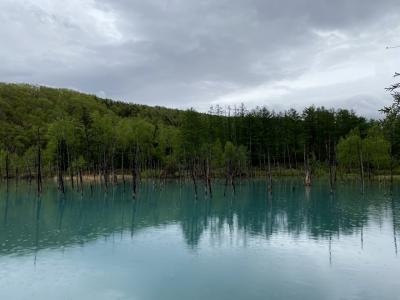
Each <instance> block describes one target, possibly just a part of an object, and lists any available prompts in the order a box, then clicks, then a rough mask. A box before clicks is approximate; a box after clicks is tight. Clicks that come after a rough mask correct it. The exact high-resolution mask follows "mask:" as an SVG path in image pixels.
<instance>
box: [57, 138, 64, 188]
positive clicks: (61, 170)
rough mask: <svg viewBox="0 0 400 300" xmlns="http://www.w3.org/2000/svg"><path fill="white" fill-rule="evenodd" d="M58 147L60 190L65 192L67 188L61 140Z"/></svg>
mask: <svg viewBox="0 0 400 300" xmlns="http://www.w3.org/2000/svg"><path fill="white" fill-rule="evenodd" d="M57 148H58V151H57V152H58V153H57V154H58V155H57V169H58V170H57V171H58V190H59V191H60V192H62V193H63V194H64V193H65V188H64V179H63V173H62V172H63V162H62V155H61V145H60V142H58V145H57Z"/></svg>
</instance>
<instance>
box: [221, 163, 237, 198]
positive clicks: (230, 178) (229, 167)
mask: <svg viewBox="0 0 400 300" xmlns="http://www.w3.org/2000/svg"><path fill="white" fill-rule="evenodd" d="M228 183H230V184H231V186H232V191H233V194H235V193H236V188H235V179H234V175H233V166H232V160H229V161H228V165H227V170H226V179H225V188H224V196H226V190H227V188H228Z"/></svg>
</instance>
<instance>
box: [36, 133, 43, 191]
mask: <svg viewBox="0 0 400 300" xmlns="http://www.w3.org/2000/svg"><path fill="white" fill-rule="evenodd" d="M37 134H38V136H37V192H38V195H40V194H41V193H42V191H43V185H42V153H41V145H40V143H41V141H40V130H39V129H38V133H37Z"/></svg>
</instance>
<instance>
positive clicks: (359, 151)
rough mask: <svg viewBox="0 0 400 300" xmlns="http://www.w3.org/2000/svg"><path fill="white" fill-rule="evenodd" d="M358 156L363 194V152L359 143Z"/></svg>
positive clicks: (362, 191)
mask: <svg viewBox="0 0 400 300" xmlns="http://www.w3.org/2000/svg"><path fill="white" fill-rule="evenodd" d="M358 156H359V159H360V176H361V193H362V194H364V190H365V181H364V163H363V153H362V149H361V145H359V147H358Z"/></svg>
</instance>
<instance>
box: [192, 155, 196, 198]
mask: <svg viewBox="0 0 400 300" xmlns="http://www.w3.org/2000/svg"><path fill="white" fill-rule="evenodd" d="M195 164H196V163H195V161H193V164H192V180H193V185H194V196H195V198H196V199H197V184H196V174H195Z"/></svg>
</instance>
